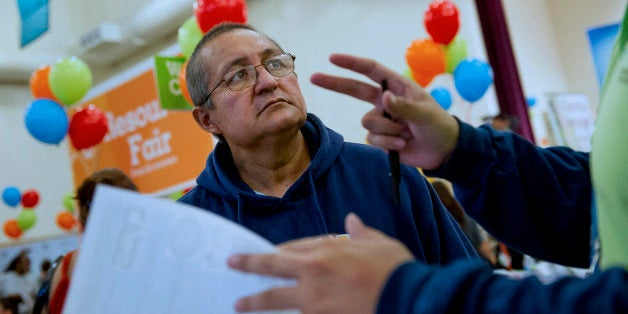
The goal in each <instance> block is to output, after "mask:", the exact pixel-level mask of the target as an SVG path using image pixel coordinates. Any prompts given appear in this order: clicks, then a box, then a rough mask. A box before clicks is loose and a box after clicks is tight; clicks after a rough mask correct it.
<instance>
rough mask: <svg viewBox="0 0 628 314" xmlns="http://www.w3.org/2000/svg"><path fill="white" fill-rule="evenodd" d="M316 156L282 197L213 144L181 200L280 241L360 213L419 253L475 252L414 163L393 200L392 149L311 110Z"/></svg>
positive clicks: (438, 257) (339, 230)
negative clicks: (245, 176) (341, 129)
mask: <svg viewBox="0 0 628 314" xmlns="http://www.w3.org/2000/svg"><path fill="white" fill-rule="evenodd" d="M301 132H302V133H303V135H304V137H305V140H306V142H307V144H308V149H309V151H310V155H311V156H312V158H311V162H310V165H309V167H308V168H307V170H306V171H305V172H304V173H303V175H301V177H300V178H299V179H298V180H297V181H296V182H295V183H294V184H293V185H292V186H291V187H290V188H289V189H288V191H287V192H286V193H285V195H284V196H283V197H281V198H277V197H273V196H265V195H260V194H258V193H256V192H255V191H253V190H252V189H251V188H250V187H249V186H247V185H246V184H245V183H244V182H243V181H242V180H241V179H240V177H239V174H238V172H237V170H236V168H235V166H234V164H233V159H232V157H231V153H230V151H229V147H228V146H227V145H225V144H223V143H219V144H217V145H216V147H215V149H214V151H213V152H212V153H211V154H210V155H209V157H208V159H207V165H206V168H205V169H204V170H203V172H202V173H201V174H200V175H199V177H198V178H197V180H196V181H197V183H198V185H197V186H196V187H194V188H193V189H192V190H190V191H189V192H188V193H186V194H185V195H184V196H183V197H182V198H181V199H180V200H179V201H180V202H183V203H187V204H191V205H194V206H197V207H200V208H203V209H206V210H209V211H211V212H214V213H216V214H219V215H221V216H224V217H226V218H228V219H230V220H233V221H235V222H237V223H239V224H241V225H243V226H245V227H247V228H249V229H251V230H252V231H254V232H256V233H258V234H260V235H261V236H263V237H264V238H266V239H268V240H269V241H270V242H272V243H275V244H279V243H282V242H285V241H288V240H294V239H298V238H302V237H308V236H317V235H325V234H344V233H346V231H345V230H344V219H345V216H346V215H347V214H348V213H349V212H354V213H356V214H357V215H358V216H359V217H360V218H361V219H362V220H363V221H364V223H366V224H367V225H369V226H371V227H374V228H376V229H379V230H381V231H382V232H384V233H386V234H388V235H389V236H392V237H394V238H397V239H399V240H400V241H402V242H403V243H404V244H405V245H406V246H407V247H408V248H409V249H410V250H411V251H412V253H414V255H415V256H416V258H417V259H418V260H420V261H423V262H426V263H429V264H446V263H448V262H450V261H453V260H456V259H460V258H467V259H468V258H472V259H477V254H476V252H475V251H474V249H473V247H472V246H471V244H470V243H469V241H468V239H467V238H466V237H465V235H464V234H463V232H462V231H461V229H460V227H459V226H458V225H457V223H456V222H455V220H454V219H453V218H452V217H451V215H450V214H449V213H448V211H447V209H446V208H445V207H444V206H443V205H442V203H441V202H440V200H439V199H438V195H437V194H436V192H435V191H434V190H433V189H432V187H431V185H430V184H429V182H427V181H426V179H425V178H424V177H423V176H422V175H421V174H420V173H419V172H418V170H417V169H415V168H411V167H407V166H402V169H401V174H402V180H401V187H400V190H401V191H400V198H401V205H400V206H399V208H396V207H395V206H394V203H393V195H392V188H391V183H390V179H389V175H388V172H389V165H388V156H387V155H386V153H385V152H384V151H382V150H381V149H378V148H374V147H372V146H369V145H365V144H357V143H349V142H344V139H343V137H342V136H341V135H340V134H338V133H336V132H334V131H332V130H330V129H328V128H327V127H325V126H324V125H323V123H322V122H321V121H320V120H319V119H318V118H317V117H316V116H314V115H313V114H308V117H307V121H306V123H305V125H304V126H303V127H302V128H301Z"/></svg>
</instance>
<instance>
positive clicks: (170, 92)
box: [155, 56, 192, 110]
mask: <svg viewBox="0 0 628 314" xmlns="http://www.w3.org/2000/svg"><path fill="white" fill-rule="evenodd" d="M184 63H185V57H164V56H155V81H156V83H157V93H158V94H159V103H160V104H161V108H163V109H168V110H190V109H192V105H191V104H190V103H189V102H188V101H187V100H186V99H185V97H183V93H182V92H181V85H180V83H179V73H180V72H181V67H182V66H183V64H184Z"/></svg>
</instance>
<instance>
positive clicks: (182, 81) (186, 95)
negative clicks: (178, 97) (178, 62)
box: [179, 60, 194, 106]
mask: <svg viewBox="0 0 628 314" xmlns="http://www.w3.org/2000/svg"><path fill="white" fill-rule="evenodd" d="M187 66H188V60H185V62H184V63H183V65H182V66H181V71H179V88H181V93H182V94H183V98H185V100H187V101H188V103H190V105H192V106H194V102H192V96H190V91H189V90H188V84H187V82H186V81H185V68H186V67H187Z"/></svg>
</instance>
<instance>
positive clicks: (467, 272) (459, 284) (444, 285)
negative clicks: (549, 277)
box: [377, 261, 628, 314]
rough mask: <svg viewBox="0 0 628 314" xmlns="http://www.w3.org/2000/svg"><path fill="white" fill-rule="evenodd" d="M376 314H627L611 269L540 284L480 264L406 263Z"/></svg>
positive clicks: (625, 292)
mask: <svg viewBox="0 0 628 314" xmlns="http://www.w3.org/2000/svg"><path fill="white" fill-rule="evenodd" d="M377 313H386V314H390V313H404V314H405V313H570V314H572V313H628V273H626V271H625V270H623V269H622V268H611V269H608V270H606V271H604V272H600V273H596V274H593V275H591V276H590V277H587V278H584V279H581V278H576V277H564V278H562V279H559V280H557V281H554V282H553V283H551V284H543V283H541V282H540V281H539V280H538V279H537V278H536V277H533V276H532V277H527V278H524V279H510V278H506V277H504V276H502V275H497V274H494V273H493V272H492V270H491V269H489V268H487V267H486V266H484V265H482V264H479V263H473V262H471V261H459V262H456V263H453V264H450V265H448V266H443V267H438V266H428V265H425V264H422V263H419V262H408V263H406V264H403V265H401V266H399V267H398V268H397V269H396V270H395V271H394V272H393V274H392V275H391V276H390V278H389V279H388V281H387V282H386V284H385V286H384V288H383V290H382V293H381V295H380V299H379V303H378V305H377Z"/></svg>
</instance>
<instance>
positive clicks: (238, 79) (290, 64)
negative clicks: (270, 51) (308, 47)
mask: <svg viewBox="0 0 628 314" xmlns="http://www.w3.org/2000/svg"><path fill="white" fill-rule="evenodd" d="M295 58H296V57H295V56H294V55H292V54H289V53H283V54H280V55H278V56H275V57H272V58H270V59H268V60H266V61H264V63H263V64H259V65H252V64H251V65H247V66H245V67H241V68H237V69H235V70H233V71H229V72H227V74H225V76H224V78H223V79H222V80H221V81H220V82H219V83H218V85H216V87H214V88H212V89H211V91H210V92H209V94H207V96H205V97H203V100H202V101H201V102H200V103H199V104H198V105H199V106H200V105H202V104H204V103H205V102H206V101H207V100H208V99H209V97H210V96H211V95H212V94H213V93H214V91H215V90H216V89H217V88H218V87H219V86H220V85H221V84H222V83H223V82H224V83H225V84H226V85H227V87H228V88H229V89H230V90H232V91H238V90H241V89H245V88H247V87H250V86H253V85H255V82H257V70H256V69H255V68H257V67H260V66H263V67H264V68H266V71H268V73H270V74H272V75H273V76H274V77H280V76H284V75H287V74H289V73H292V72H294V59H295Z"/></svg>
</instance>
